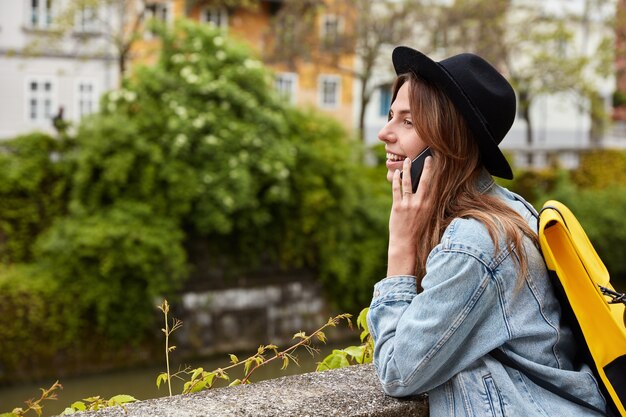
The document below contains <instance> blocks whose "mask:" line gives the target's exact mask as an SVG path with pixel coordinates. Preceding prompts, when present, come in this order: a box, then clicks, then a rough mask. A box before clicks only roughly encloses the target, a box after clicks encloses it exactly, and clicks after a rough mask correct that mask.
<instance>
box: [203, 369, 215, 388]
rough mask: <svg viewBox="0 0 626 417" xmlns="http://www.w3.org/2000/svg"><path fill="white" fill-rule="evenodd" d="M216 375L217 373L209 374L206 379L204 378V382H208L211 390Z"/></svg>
mask: <svg viewBox="0 0 626 417" xmlns="http://www.w3.org/2000/svg"><path fill="white" fill-rule="evenodd" d="M215 375H216V374H215V372H207V374H206V375H205V376H204V378H202V380H203V381H204V382H206V384H207V385H208V387H209V388H211V387H212V386H213V380H214V379H215Z"/></svg>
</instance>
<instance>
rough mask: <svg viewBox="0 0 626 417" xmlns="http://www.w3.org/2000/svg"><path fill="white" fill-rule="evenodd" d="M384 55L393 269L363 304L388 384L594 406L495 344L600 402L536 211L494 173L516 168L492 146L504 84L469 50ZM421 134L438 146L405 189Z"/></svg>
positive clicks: (500, 409) (438, 409) (526, 405)
mask: <svg viewBox="0 0 626 417" xmlns="http://www.w3.org/2000/svg"><path fill="white" fill-rule="evenodd" d="M393 63H394V67H395V69H396V72H397V74H398V78H397V80H396V83H395V85H394V88H393V100H392V105H391V109H390V112H389V121H388V123H387V124H386V125H385V127H384V128H383V129H382V130H381V131H380V133H379V139H380V140H381V141H383V142H384V143H385V148H386V151H387V168H388V174H387V178H388V180H389V181H391V183H392V194H393V205H392V210H391V215H390V219H389V251H388V269H387V278H385V279H383V280H382V281H380V282H379V283H377V284H376V286H375V288H374V297H373V299H372V303H371V306H370V311H369V315H368V322H369V328H370V331H371V333H372V335H373V337H374V343H375V351H374V364H375V367H376V370H377V373H378V376H379V378H380V380H381V382H382V385H383V388H384V390H385V392H386V393H388V394H389V395H393V396H407V395H412V394H418V393H422V392H428V394H429V402H430V413H431V415H432V416H437V417H439V416H456V417H458V416H524V417H529V416H586V415H590V416H591V415H593V416H596V415H599V413H596V412H594V411H591V410H589V409H587V408H585V407H582V406H581V405H578V404H576V403H574V402H572V401H569V400H567V399H565V398H563V397H561V396H559V395H556V394H554V393H552V392H551V391H548V390H546V389H544V388H541V387H540V386H538V385H537V384H535V383H533V382H532V381H531V380H530V379H529V378H528V377H527V376H526V375H525V374H523V373H521V372H519V371H517V370H515V369H512V368H510V367H507V366H505V365H503V364H502V363H501V362H499V361H498V360H496V359H495V358H494V357H493V356H492V355H490V352H491V351H492V350H494V349H497V348H498V349H500V350H501V351H502V352H503V353H504V354H505V355H506V356H507V357H511V358H514V359H515V360H516V361H517V362H519V363H521V364H523V365H524V366H526V367H527V368H530V369H531V370H532V371H533V372H534V373H536V374H538V375H539V376H540V377H541V378H542V379H545V380H548V381H550V382H551V383H553V384H554V385H557V386H558V387H559V388H561V389H562V390H564V391H566V392H568V393H571V394H572V395H573V396H575V397H577V398H580V399H582V400H584V401H586V402H588V403H590V404H591V405H593V406H595V407H597V408H600V409H602V410H604V409H605V407H606V404H605V401H604V398H603V397H602V395H601V393H600V391H599V389H598V384H597V382H596V380H595V379H594V377H593V375H592V373H591V371H590V370H589V368H588V367H587V366H586V365H581V364H576V363H575V361H574V356H575V355H576V344H575V342H574V340H573V338H572V334H571V331H570V330H569V328H568V327H566V326H564V325H563V324H562V323H561V322H560V308H559V304H558V302H557V300H556V299H555V297H554V294H553V290H552V287H551V285H550V282H549V278H548V274H547V271H546V268H545V264H544V262H543V258H542V257H541V254H540V252H539V250H538V245H537V235H536V217H535V216H536V212H535V210H534V209H533V208H532V207H531V206H530V205H529V204H528V203H527V202H526V201H525V200H523V199H522V198H521V197H519V196H517V195H515V194H513V193H511V192H509V191H508V190H506V189H504V188H502V187H499V186H498V185H496V184H495V183H494V181H493V179H492V177H491V175H495V176H499V177H503V178H512V177H513V174H512V172H511V168H510V166H509V164H508V162H507V161H506V159H505V158H504V156H503V154H502V152H501V151H500V149H499V148H498V145H499V143H500V142H501V141H502V139H503V138H504V136H505V135H506V133H507V132H508V130H509V129H510V127H511V125H512V123H513V120H514V118H515V106H516V105H515V93H514V92H513V89H512V88H511V86H510V85H509V83H508V82H507V81H506V80H505V79H504V78H503V77H502V76H501V75H500V74H499V73H498V72H497V71H496V70H495V69H494V68H493V67H492V66H491V65H489V64H488V63H487V62H486V61H484V60H483V59H482V58H480V57H478V56H476V55H472V54H461V55H456V56H453V57H451V58H448V59H446V60H443V61H441V62H435V61H433V60H431V59H430V58H428V57H426V56H425V55H423V54H421V53H420V52H418V51H415V50H413V49H410V48H407V47H398V48H396V49H395V50H394V52H393ZM426 147H429V148H430V150H431V152H432V155H433V156H432V157H428V158H427V159H426V162H425V166H424V171H423V174H422V177H421V180H420V182H419V186H418V188H417V192H416V193H413V192H412V184H411V175H410V165H411V159H412V158H414V157H415V156H416V155H418V154H419V153H420V152H421V151H423V150H424V149H425V148H426ZM401 173H402V175H400V174H401Z"/></svg>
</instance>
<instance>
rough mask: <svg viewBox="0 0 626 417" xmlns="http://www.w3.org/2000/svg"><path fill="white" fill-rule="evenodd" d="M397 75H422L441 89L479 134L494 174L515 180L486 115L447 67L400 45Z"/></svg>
mask: <svg viewBox="0 0 626 417" xmlns="http://www.w3.org/2000/svg"><path fill="white" fill-rule="evenodd" d="M392 61H393V66H394V69H395V71H396V74H398V75H400V74H405V73H409V72H412V73H414V74H415V75H417V76H419V77H420V78H422V79H424V80H426V81H427V82H430V83H432V84H434V85H436V86H437V87H439V88H441V90H443V92H444V93H445V94H446V95H447V96H448V97H449V98H450V100H451V101H452V103H453V104H454V105H455V106H456V108H457V109H458V110H459V112H460V113H461V114H462V115H463V116H465V120H466V121H467V123H468V127H469V128H470V130H471V131H472V133H473V134H474V136H475V139H476V141H477V142H478V147H479V149H480V154H481V157H482V162H483V164H484V165H485V167H486V168H487V170H488V171H489V173H491V174H492V175H495V176H496V177H501V178H506V179H513V171H512V170H511V166H510V165H509V162H508V161H507V159H506V158H505V156H504V154H503V153H502V151H501V150H500V148H499V147H498V143H497V142H496V140H495V139H494V137H493V135H492V133H491V132H490V131H489V129H488V127H487V125H486V123H485V121H484V120H483V118H482V116H481V115H480V113H479V112H478V110H477V109H476V107H475V106H474V105H473V104H472V102H471V100H470V99H469V97H467V95H466V94H465V92H464V91H463V89H462V88H461V87H460V86H459V85H458V83H457V82H456V81H455V80H454V78H453V77H452V76H451V75H450V74H449V73H448V71H446V69H445V68H444V67H443V66H441V65H439V64H438V63H437V62H435V61H433V60H432V59H430V58H429V57H427V56H426V55H424V54H423V53H421V52H419V51H416V50H415V49H412V48H408V47H406V46H399V47H397V48H395V49H394V51H393V54H392Z"/></svg>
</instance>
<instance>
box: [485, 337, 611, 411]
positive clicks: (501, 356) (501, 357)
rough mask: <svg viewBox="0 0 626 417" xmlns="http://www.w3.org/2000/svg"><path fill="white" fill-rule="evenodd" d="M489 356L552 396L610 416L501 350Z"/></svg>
mask: <svg viewBox="0 0 626 417" xmlns="http://www.w3.org/2000/svg"><path fill="white" fill-rule="evenodd" d="M489 355H491V356H492V357H493V358H494V359H495V360H497V361H498V362H500V363H501V364H503V365H506V366H508V367H509V368H513V369H516V370H518V371H520V372H521V373H523V374H524V375H526V377H528V379H530V380H531V381H532V382H534V383H535V384H537V385H539V386H540V387H542V388H544V389H546V390H548V391H550V392H552V393H553V394H556V395H558V396H559V397H561V398H565V399H566V400H569V401H571V402H573V403H576V404H578V405H580V406H582V407H585V408H587V409H589V410H592V411H595V412H596V413H600V414H601V415H603V416H607V417H610V416H611V414H609V413H607V412H606V410H601V409H600V408H598V407H596V406H594V405H591V404H589V403H588V402H587V401H584V400H581V399H580V398H578V397H575V396H573V395H572V394H570V393H569V392H567V391H564V390H562V389H561V388H559V387H557V386H556V385H554V384H553V383H551V382H550V381H548V380H546V379H543V378H542V377H540V376H538V375H537V374H536V373H535V372H533V371H532V370H530V369H529V368H527V367H526V366H524V365H522V364H521V363H519V362H518V361H516V360H515V359H513V358H511V357H510V356H508V355H507V354H506V353H504V351H503V350H501V349H494V350H492V351H491V352H489Z"/></svg>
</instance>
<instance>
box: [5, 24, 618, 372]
mask: <svg viewBox="0 0 626 417" xmlns="http://www.w3.org/2000/svg"><path fill="white" fill-rule="evenodd" d="M161 36H162V37H163V49H162V53H161V56H160V59H159V61H158V63H157V64H156V65H155V66H152V67H149V68H148V67H147V68H142V69H140V70H138V71H136V72H134V75H133V77H132V78H130V79H126V80H125V83H124V86H123V88H122V89H120V90H118V91H114V92H111V93H108V94H107V95H106V96H104V98H103V101H102V105H101V109H102V110H101V112H100V113H98V114H95V115H93V116H91V117H89V118H86V119H84V121H83V122H81V124H80V125H79V126H77V127H76V129H75V131H72V130H70V132H72V133H69V134H65V135H62V136H61V137H60V138H53V137H49V136H46V135H43V134H38V133H36V134H32V135H27V136H20V137H17V138H15V139H12V140H9V141H6V142H3V143H2V144H0V146H1V147H2V150H1V152H0V339H1V340H2V341H3V342H2V344H1V345H0V368H1V369H2V370H4V371H5V372H7V373H11V372H13V373H19V372H23V373H28V370H32V369H36V368H37V366H40V365H41V364H42V363H46V362H50V361H53V360H54V359H53V358H52V356H50V355H51V352H56V353H57V354H58V353H59V352H61V354H65V355H75V356H76V358H77V359H76V361H77V362H79V361H80V358H81V354H80V352H81V351H82V352H84V351H86V350H89V347H87V346H86V345H87V344H90V345H92V348H93V346H97V348H98V349H101V350H107V349H110V350H114V349H116V347H119V346H122V345H129V344H130V345H132V346H141V345H142V343H144V342H145V341H150V340H151V338H153V337H155V332H154V329H155V328H158V326H157V325H156V324H155V322H154V320H155V318H156V317H155V314H154V311H155V308H154V307H155V304H156V302H155V299H157V298H158V297H170V298H171V297H174V296H175V294H176V293H177V292H178V291H180V290H181V289H182V288H183V286H184V285H185V283H186V282H187V280H188V277H189V276H190V274H192V273H193V272H194V271H196V272H197V269H198V268H199V266H198V265H197V264H194V259H195V258H193V259H192V257H190V253H189V248H190V247H193V246H194V242H202V243H203V248H204V249H203V251H204V252H203V254H202V256H203V257H204V258H207V259H209V260H210V262H212V263H213V264H215V265H217V267H219V268H220V269H221V270H223V271H226V272H225V274H226V275H229V276H236V275H237V274H239V273H243V272H249V271H254V270H256V269H259V268H261V267H262V266H263V265H267V264H268V263H269V264H272V265H274V266H275V267H276V268H278V269H283V270H289V269H294V270H295V269H307V270H310V271H313V272H314V273H315V275H316V276H318V277H319V279H320V280H321V282H322V283H323V284H324V288H325V290H326V293H327V296H328V299H329V300H330V301H331V303H333V305H334V307H335V308H337V309H340V310H342V311H347V312H352V313H358V311H360V309H361V308H362V307H364V306H366V305H367V304H368V303H369V300H370V297H371V288H372V286H373V284H374V283H375V282H376V281H377V280H379V279H380V278H381V277H383V276H384V273H385V269H386V265H385V262H386V248H387V226H388V213H389V208H390V198H389V194H390V191H389V186H388V184H387V183H386V181H385V167H384V165H383V164H382V163H381V161H382V155H384V151H383V150H382V149H380V147H377V148H374V149H373V150H372V152H373V153H374V159H376V160H377V161H378V163H377V164H364V163H363V161H364V160H365V159H367V158H366V152H367V151H366V150H365V149H364V148H363V147H362V145H361V142H360V141H359V140H353V138H350V137H348V135H347V133H346V132H345V131H344V130H343V129H342V128H341V126H340V125H339V124H338V123H337V122H336V121H335V120H334V119H332V118H330V117H328V116H324V115H322V114H320V113H319V112H317V111H316V110H313V109H305V110H302V109H295V108H293V107H291V106H290V105H288V104H287V103H286V101H285V100H283V99H282V97H280V96H279V95H278V93H276V92H275V91H274V89H273V87H272V85H271V83H272V77H271V74H270V73H269V72H268V71H267V70H266V69H264V67H263V66H262V65H261V63H260V62H259V61H257V60H255V59H254V58H252V54H251V53H250V51H249V50H247V49H246V48H245V47H243V46H242V45H240V44H238V43H235V42H233V41H232V40H229V39H226V38H224V36H223V34H222V33H221V32H220V31H218V30H215V29H213V28H211V27H210V26H208V25H197V24H193V23H190V22H185V21H180V22H178V23H177V24H176V25H175V27H174V28H173V29H172V30H169V31H162V33H161ZM501 183H502V184H503V185H505V186H507V187H508V188H510V189H512V190H513V191H516V192H518V193H520V194H522V195H523V196H525V197H526V198H528V199H529V200H530V201H531V202H532V203H533V204H534V205H535V207H540V206H541V205H542V204H543V202H544V201H545V200H546V199H548V198H556V199H559V200H561V201H563V202H564V203H565V204H567V205H569V206H570V207H571V209H572V211H573V212H574V213H575V214H576V215H577V216H578V218H579V219H580V221H581V223H582V224H583V226H584V227H585V228H586V230H587V232H588V234H589V236H590V238H591V240H592V241H593V243H594V244H595V245H596V248H597V249H598V252H599V254H600V256H601V257H602V259H603V260H604V261H605V262H606V264H607V267H608V268H609V270H610V272H611V273H612V275H613V279H614V280H615V285H616V286H617V287H621V288H622V289H624V287H626V285H624V284H625V283H626V278H625V277H626V264H624V262H623V258H624V256H623V248H624V247H626V217H624V215H623V214H624V213H626V185H625V184H626V154H624V152H618V151H604V150H603V151H593V152H590V153H589V154H587V155H585V156H584V158H583V159H582V161H581V164H580V167H579V168H578V169H577V170H575V171H573V172H568V171H565V170H563V169H560V168H558V167H553V168H550V169H547V170H543V171H517V172H516V178H515V180H513V181H502V182H501ZM81 340H82V341H83V342H81ZM94 342H97V343H94ZM81 343H82V344H81ZM81 349H82V350H81ZM77 352H78V353H77ZM102 357H105V355H101V358H102ZM107 360H108V359H107ZM82 366H84V364H82Z"/></svg>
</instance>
